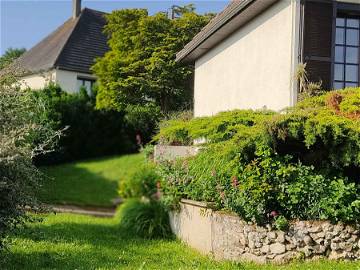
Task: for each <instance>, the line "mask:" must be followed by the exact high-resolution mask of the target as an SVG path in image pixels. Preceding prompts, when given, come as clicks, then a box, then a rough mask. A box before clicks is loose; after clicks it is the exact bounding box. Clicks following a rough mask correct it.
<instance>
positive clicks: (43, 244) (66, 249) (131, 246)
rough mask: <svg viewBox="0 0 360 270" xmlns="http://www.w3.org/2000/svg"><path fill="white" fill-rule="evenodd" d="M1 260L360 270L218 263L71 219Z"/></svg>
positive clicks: (171, 243) (53, 223)
mask: <svg viewBox="0 0 360 270" xmlns="http://www.w3.org/2000/svg"><path fill="white" fill-rule="evenodd" d="M11 240H12V241H13V245H12V247H11V248H10V250H9V251H8V252H5V253H3V254H2V255H0V256H1V257H0V268H1V269H4V270H12V269H24V270H27V269H29V270H30V269H31V270H32V269H62V270H67V269H69V270H70V269H71V270H72V269H79V270H85V269H207V270H208V269H219V270H221V269H239V270H275V269H276V270H295V269H296V270H308V269H317V270H334V269H336V270H358V269H359V267H360V264H359V262H339V261H325V260H324V261H313V262H294V263H291V264H289V265H282V266H279V265H264V266H259V265H255V264H247V263H231V262H218V261H214V260H212V259H210V258H209V257H205V256H202V255H200V254H199V253H198V252H196V251H194V250H192V249H191V248H188V247H186V246H185V245H184V244H182V243H180V242H179V241H176V240H174V239H152V240H151V239H143V238H139V237H137V236H136V235H132V234H130V233H129V232H128V231H124V230H122V229H121V228H120V227H119V220H117V219H104V218H94V217H86V216H78V215H70V214H57V215H53V214H51V215H49V216H46V217H44V220H43V222H41V223H37V224H34V225H31V226H30V227H28V228H27V229H26V230H24V231H23V232H22V233H21V234H19V235H17V236H13V237H12V239H11Z"/></svg>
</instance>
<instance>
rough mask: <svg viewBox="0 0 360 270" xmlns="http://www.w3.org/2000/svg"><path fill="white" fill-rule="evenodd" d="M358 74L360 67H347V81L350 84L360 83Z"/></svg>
mask: <svg viewBox="0 0 360 270" xmlns="http://www.w3.org/2000/svg"><path fill="white" fill-rule="evenodd" d="M358 73H359V68H358V66H350V65H346V70H345V80H346V81H348V82H357V81H358Z"/></svg>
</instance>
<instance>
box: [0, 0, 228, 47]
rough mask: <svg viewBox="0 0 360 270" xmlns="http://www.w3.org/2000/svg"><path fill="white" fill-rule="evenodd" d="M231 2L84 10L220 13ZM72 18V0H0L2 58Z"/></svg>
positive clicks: (86, 0)
mask: <svg viewBox="0 0 360 270" xmlns="http://www.w3.org/2000/svg"><path fill="white" fill-rule="evenodd" d="M228 2H229V0H213V1H209V0H207V1H205V0H194V1H188V0H184V1H179V0H178V1H173V0H160V1H159V0H158V1H150V0H142V1H136V0H135V1H134V0H132V1H129V0H127V1H124V0H82V7H88V8H92V9H96V10H101V11H105V12H111V11H112V10H116V9H123V8H146V9H148V10H149V13H150V14H154V13H156V12H159V11H166V10H167V9H168V8H169V7H171V6H172V5H185V4H189V3H194V4H195V6H196V10H197V12H198V13H206V12H220V11H221V10H222V9H223V8H224V7H225V6H226V5H227V4H228ZM71 14H72V0H0V54H3V53H4V52H5V51H6V49H8V48H9V47H12V48H26V49H30V48H31V47H32V46H34V45H35V44H36V43H38V42H39V41H40V40H41V39H43V38H44V37H46V36H47V35H48V34H50V33H51V32H52V31H54V30H55V29H56V28H57V27H59V26H60V25H61V24H63V23H64V22H65V21H66V20H67V19H68V18H69V17H71Z"/></svg>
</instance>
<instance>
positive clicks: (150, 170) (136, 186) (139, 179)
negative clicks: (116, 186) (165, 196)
mask: <svg viewBox="0 0 360 270" xmlns="http://www.w3.org/2000/svg"><path fill="white" fill-rule="evenodd" d="M158 181H159V176H158V174H157V173H156V171H155V166H154V165H152V164H149V163H146V164H145V165H142V166H141V167H139V168H138V170H137V171H135V172H134V173H132V174H130V175H128V176H127V177H126V178H124V179H121V180H120V190H119V194H120V197H121V198H125V199H127V198H142V197H145V198H148V199H152V198H154V197H155V196H156V193H157V183H158Z"/></svg>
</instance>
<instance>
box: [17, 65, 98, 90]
mask: <svg viewBox="0 0 360 270" xmlns="http://www.w3.org/2000/svg"><path fill="white" fill-rule="evenodd" d="M78 77H81V78H88V79H94V80H95V79H96V77H94V76H92V75H90V74H86V73H78V72H73V71H65V70H59V69H57V70H55V69H54V70H51V71H48V72H43V73H40V74H33V75H29V76H26V77H24V78H22V80H21V85H22V88H27V87H29V88H31V89H41V88H44V87H45V86H46V85H48V84H49V83H50V82H54V83H57V84H59V85H60V86H61V88H62V89H63V90H64V91H67V92H69V93H75V92H77V91H79V88H80V84H79V82H78V80H77V79H78Z"/></svg>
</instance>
